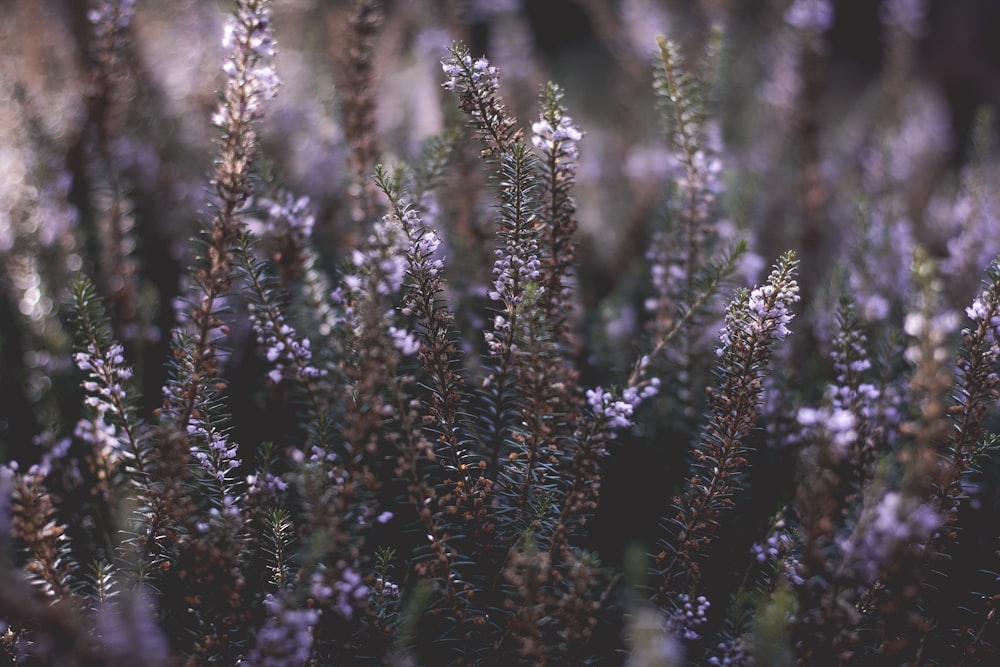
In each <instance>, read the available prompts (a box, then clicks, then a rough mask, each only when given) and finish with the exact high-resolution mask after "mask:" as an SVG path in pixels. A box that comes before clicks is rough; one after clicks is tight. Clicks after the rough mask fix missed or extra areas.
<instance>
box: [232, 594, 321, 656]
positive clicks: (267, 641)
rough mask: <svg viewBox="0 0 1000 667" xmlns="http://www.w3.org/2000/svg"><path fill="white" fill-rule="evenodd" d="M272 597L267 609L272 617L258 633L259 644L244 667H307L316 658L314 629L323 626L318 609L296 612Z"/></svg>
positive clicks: (297, 610)
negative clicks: (320, 624) (310, 657)
mask: <svg viewBox="0 0 1000 667" xmlns="http://www.w3.org/2000/svg"><path fill="white" fill-rule="evenodd" d="M285 605H286V603H285V602H284V601H282V600H280V599H278V598H275V597H274V595H273V594H271V593H268V595H267V597H266V598H265V599H264V607H265V608H266V609H267V613H268V617H267V621H265V623H264V626H263V627H262V628H261V629H260V630H258V631H257V643H256V645H255V646H254V648H253V650H252V651H251V652H250V655H249V657H248V659H247V660H245V661H244V662H242V663H241V665H242V666H243V667H293V666H295V665H303V664H305V663H306V661H307V660H309V656H310V655H311V654H312V645H313V631H312V629H313V626H315V625H316V623H318V622H319V611H318V610H316V609H294V608H289V607H286V606H285Z"/></svg>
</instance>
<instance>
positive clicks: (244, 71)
mask: <svg viewBox="0 0 1000 667" xmlns="http://www.w3.org/2000/svg"><path fill="white" fill-rule="evenodd" d="M222 46H223V48H225V49H229V51H230V55H229V56H228V57H227V58H226V62H225V63H224V64H223V66H222V69H223V71H224V72H225V73H226V89H225V91H224V92H223V100H222V101H221V102H220V103H219V106H218V108H217V109H216V111H215V113H214V114H213V116H212V122H213V123H214V124H215V125H216V126H218V127H220V128H223V129H225V128H234V127H246V126H247V125H248V124H249V123H250V122H251V121H253V120H256V119H258V118H260V117H261V115H262V108H261V102H262V101H263V100H266V99H270V98H272V97H274V95H275V93H276V92H277V90H278V86H279V85H280V84H281V81H280V79H279V78H278V75H277V73H276V72H275V71H274V66H273V65H271V64H269V63H263V64H262V63H260V60H261V59H271V58H273V57H274V38H273V36H272V30H271V7H270V5H269V4H268V3H267V2H265V1H264V0H246V2H241V3H240V4H239V7H238V9H237V10H236V13H235V14H234V15H233V16H231V17H230V18H229V20H228V21H226V25H225V28H224V32H223V36H222Z"/></svg>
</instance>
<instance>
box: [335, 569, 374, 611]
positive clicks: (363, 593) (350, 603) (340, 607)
mask: <svg viewBox="0 0 1000 667" xmlns="http://www.w3.org/2000/svg"><path fill="white" fill-rule="evenodd" d="M333 592H334V593H335V594H336V596H337V599H336V607H337V611H339V612H340V613H341V615H343V617H344V618H346V619H351V618H353V617H354V608H355V607H358V606H360V605H361V604H362V603H363V602H364V601H365V600H367V599H368V593H369V589H368V587H367V586H365V585H364V582H363V581H362V580H361V575H360V574H358V572H357V571H356V570H354V569H353V568H350V567H345V568H344V569H343V570H342V571H341V573H340V581H338V582H336V583H335V584H334V585H333Z"/></svg>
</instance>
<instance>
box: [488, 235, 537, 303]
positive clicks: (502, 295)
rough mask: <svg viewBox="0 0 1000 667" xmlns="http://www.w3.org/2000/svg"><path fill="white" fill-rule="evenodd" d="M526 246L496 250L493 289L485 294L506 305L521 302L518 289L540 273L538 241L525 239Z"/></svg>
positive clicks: (532, 280) (535, 278) (533, 279)
mask: <svg viewBox="0 0 1000 667" xmlns="http://www.w3.org/2000/svg"><path fill="white" fill-rule="evenodd" d="M526 241H527V243H526V246H527V247H526V248H523V249H517V250H515V249H514V248H512V247H510V246H511V245H512V244H513V243H515V242H514V241H511V242H509V243H508V248H507V250H500V249H498V250H497V251H496V254H497V257H498V258H499V259H497V261H496V262H495V263H494V264H493V289H492V290H489V291H488V292H487V293H486V294H487V296H489V297H490V299H492V300H493V301H503V302H504V303H505V304H507V305H508V306H516V305H517V304H519V303H520V302H521V299H522V297H521V295H520V291H521V289H523V287H524V286H525V285H527V284H528V283H531V282H534V281H537V280H538V279H539V278H540V277H541V274H542V262H541V260H539V258H538V242H537V240H535V239H526Z"/></svg>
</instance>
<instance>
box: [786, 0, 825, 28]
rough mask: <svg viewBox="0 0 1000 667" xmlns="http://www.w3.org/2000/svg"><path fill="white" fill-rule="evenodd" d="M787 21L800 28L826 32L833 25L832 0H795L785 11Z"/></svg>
mask: <svg viewBox="0 0 1000 667" xmlns="http://www.w3.org/2000/svg"><path fill="white" fill-rule="evenodd" d="M785 22H786V23H788V24H789V25H791V26H794V27H796V28H798V29H800V30H815V31H816V32H826V31H827V30H829V29H830V26H832V25H833V5H832V4H831V3H830V0H795V1H794V2H793V3H792V4H791V6H789V8H788V9H787V10H786V11H785Z"/></svg>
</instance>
